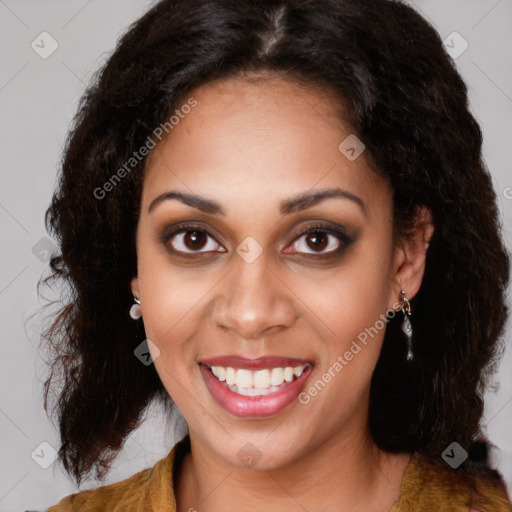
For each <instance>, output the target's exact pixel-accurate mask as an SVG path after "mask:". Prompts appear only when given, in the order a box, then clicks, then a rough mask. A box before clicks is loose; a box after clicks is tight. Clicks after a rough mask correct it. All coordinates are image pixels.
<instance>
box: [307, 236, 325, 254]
mask: <svg viewBox="0 0 512 512" xmlns="http://www.w3.org/2000/svg"><path fill="white" fill-rule="evenodd" d="M306 240H307V242H306V243H307V244H308V247H311V249H313V250H314V251H322V250H323V249H325V248H326V247H327V245H328V244H329V238H328V235H327V233H324V232H322V231H312V232H311V233H308V235H307V236H306Z"/></svg>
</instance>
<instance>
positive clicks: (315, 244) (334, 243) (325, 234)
mask: <svg viewBox="0 0 512 512" xmlns="http://www.w3.org/2000/svg"><path fill="white" fill-rule="evenodd" d="M351 243H352V239H351V238H349V237H348V235H346V234H345V233H343V232H339V231H336V230H334V229H331V228H328V227H325V226H311V227H309V228H308V229H306V230H305V231H303V232H302V233H301V234H300V235H299V236H298V237H296V238H295V240H294V242H293V244H292V245H291V246H289V247H288V248H287V249H285V251H284V252H285V253H292V254H293V253H297V254H301V253H302V254H308V255H313V256H315V255H316V256H319V257H321V256H334V255H335V254H340V253H341V252H342V251H343V250H344V249H345V248H346V247H348V246H349V245H350V244H351Z"/></svg>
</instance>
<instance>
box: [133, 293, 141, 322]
mask: <svg viewBox="0 0 512 512" xmlns="http://www.w3.org/2000/svg"><path fill="white" fill-rule="evenodd" d="M133 300H134V301H135V304H132V307H131V308H130V317H131V318H133V319H134V320H138V319H139V318H140V317H141V316H142V311H141V309H140V300H139V299H137V297H133Z"/></svg>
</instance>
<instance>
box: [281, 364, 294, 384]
mask: <svg viewBox="0 0 512 512" xmlns="http://www.w3.org/2000/svg"><path fill="white" fill-rule="evenodd" d="M283 374H284V380H285V381H286V382H291V381H292V380H293V368H290V367H289V366H287V367H286V368H285V369H284V372H283Z"/></svg>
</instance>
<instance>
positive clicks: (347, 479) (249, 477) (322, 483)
mask: <svg viewBox="0 0 512 512" xmlns="http://www.w3.org/2000/svg"><path fill="white" fill-rule="evenodd" d="M190 438H191V446H192V453H190V454H189V455H188V456H187V457H185V459H184V460H183V463H182V466H181V468H180V472H179V475H180V476H179V479H178V482H177V485H176V499H177V504H178V508H177V510H178V512H189V511H193V510H200V511H201V512H213V511H219V510H222V511H223V512H235V511H237V512H238V511H239V510H240V504H242V503H243V504H244V507H243V508H244V509H245V510H251V511H254V512H263V511H265V512H267V511H268V510H280V511H282V512H299V511H300V512H304V510H307V511H308V512H315V511H323V510H350V511H351V512H363V511H364V512H385V511H388V510H389V509H390V508H391V507H392V506H393V504H394V503H395V502H396V501H397V500H398V496H399V493H400V483H401V480H402V476H403V473H404V471H405V468H406V465H407V463H408V461H409V459H410V457H409V454H399V455H394V454H389V453H386V452H383V451H381V450H380V449H379V448H378V447H377V446H376V445H375V443H374V442H373V440H372V438H371V436H370V434H369V431H363V433H362V434H357V433H354V434H352V435H351V436H347V435H346V433H344V434H343V435H339V436H335V437H331V438H329V440H328V441H327V442H325V443H323V444H322V445H321V446H319V447H318V448H316V449H315V450H313V451H312V452H311V453H309V454H308V455H307V456H305V457H302V458H300V459H298V460H296V461H295V462H294V463H293V464H288V465H286V466H282V467H279V468H276V469H272V470H267V471H263V470H257V469H254V468H253V469H246V468H239V467H234V466H232V465H230V464H228V463H226V462H225V461H224V460H223V459H221V458H219V457H218V456H216V455H215V454H214V453H212V452H211V451H210V450H208V448H207V447H206V446H204V445H203V444H202V443H201V440H200V439H199V438H197V437H196V436H195V435H194V433H193V432H191V434H190Z"/></svg>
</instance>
